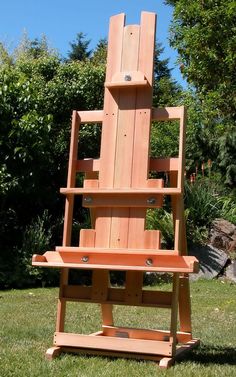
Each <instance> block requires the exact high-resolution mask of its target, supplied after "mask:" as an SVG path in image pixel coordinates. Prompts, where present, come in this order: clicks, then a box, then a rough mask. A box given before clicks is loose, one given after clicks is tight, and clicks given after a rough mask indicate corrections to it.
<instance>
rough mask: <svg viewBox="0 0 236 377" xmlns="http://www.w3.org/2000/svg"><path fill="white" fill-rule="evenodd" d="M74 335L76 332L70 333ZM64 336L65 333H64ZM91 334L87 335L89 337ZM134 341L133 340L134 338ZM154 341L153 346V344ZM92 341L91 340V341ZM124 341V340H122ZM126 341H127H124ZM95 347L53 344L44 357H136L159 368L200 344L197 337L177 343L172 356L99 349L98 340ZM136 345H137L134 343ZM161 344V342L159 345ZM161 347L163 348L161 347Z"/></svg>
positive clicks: (178, 358)
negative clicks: (156, 364) (68, 354)
mask: <svg viewBox="0 0 236 377" xmlns="http://www.w3.org/2000/svg"><path fill="white" fill-rule="evenodd" d="M72 335H76V336H77V334H72ZM64 336H65V337H66V335H65V334H64ZM91 336H93V335H88V337H91ZM99 336H100V337H102V339H103V338H105V339H103V340H104V341H105V342H103V343H106V341H107V339H106V336H104V335H103V333H102V332H101V333H100V334H99ZM134 341H135V340H134ZM122 342H124V341H123V340H122V339H119V343H120V344H121V346H122ZM155 342H156V341H154V344H153V345H154V346H155ZM91 343H93V342H91ZM124 343H125V342H124ZM126 343H127V342H126ZM94 345H95V347H94V348H92V347H90V348H87V347H86V346H84V345H81V346H80V347H79V346H73V347H72V346H63V345H61V346H53V347H51V348H49V349H48V350H47V352H46V355H45V356H46V358H47V359H48V360H53V359H55V358H56V357H58V356H60V355H61V354H62V353H74V354H80V355H92V356H97V355H98V356H107V357H120V358H126V359H137V360H150V361H154V362H157V363H158V365H159V367H160V368H163V369H167V368H170V367H171V366H172V365H174V364H175V361H177V360H180V359H181V358H183V357H184V356H186V354H187V353H189V352H191V351H192V350H193V349H194V348H196V347H198V346H199V345H200V340H199V339H191V340H189V341H187V342H185V343H182V344H181V345H177V347H176V352H175V355H174V356H163V355H161V352H160V351H159V352H158V353H157V354H153V353H151V352H150V353H148V352H145V353H144V352H139V351H138V349H137V350H136V351H134V350H132V351H130V350H129V351H128V352H127V351H118V350H115V351H114V350H110V349H100V348H99V346H101V344H100V342H99V341H98V342H97V345H96V342H94ZM136 346H137V345H136ZM161 346H163V344H162V345H161ZM161 349H163V348H161Z"/></svg>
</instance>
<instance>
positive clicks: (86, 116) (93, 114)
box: [77, 110, 103, 124]
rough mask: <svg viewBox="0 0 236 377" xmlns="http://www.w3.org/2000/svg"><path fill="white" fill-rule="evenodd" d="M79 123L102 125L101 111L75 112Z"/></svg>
mask: <svg viewBox="0 0 236 377" xmlns="http://www.w3.org/2000/svg"><path fill="white" fill-rule="evenodd" d="M77 114H78V117H79V119H80V123H81V124H83V123H102V121H103V110H89V111H77Z"/></svg>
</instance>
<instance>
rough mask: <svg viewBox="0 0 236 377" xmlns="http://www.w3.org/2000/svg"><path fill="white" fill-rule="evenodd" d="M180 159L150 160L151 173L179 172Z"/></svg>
mask: <svg viewBox="0 0 236 377" xmlns="http://www.w3.org/2000/svg"><path fill="white" fill-rule="evenodd" d="M178 168H179V159H178V158H173V157H171V158H150V167H149V169H150V171H158V172H168V171H178Z"/></svg>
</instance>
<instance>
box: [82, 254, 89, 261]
mask: <svg viewBox="0 0 236 377" xmlns="http://www.w3.org/2000/svg"><path fill="white" fill-rule="evenodd" d="M81 261H82V262H84V263H87V262H88V261H89V257H88V256H87V255H84V256H83V257H82V258H81Z"/></svg>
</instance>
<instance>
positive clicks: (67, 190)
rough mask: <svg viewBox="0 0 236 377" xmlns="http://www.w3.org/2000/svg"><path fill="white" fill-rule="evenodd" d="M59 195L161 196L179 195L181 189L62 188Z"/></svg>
mask: <svg viewBox="0 0 236 377" xmlns="http://www.w3.org/2000/svg"><path fill="white" fill-rule="evenodd" d="M60 193H61V194H65V195H83V194H108V195H109V194H111V195H113V194H119V195H125V194H127V195H128V194H132V195H133V194H137V195H139V194H153V195H155V194H163V195H179V194H181V193H182V191H181V189H179V188H172V187H171V188H169V187H163V188H155V187H150V188H130V189H129V188H127V189H126V188H124V189H122V188H119V189H111V188H100V187H99V188H90V187H83V188H80V187H73V188H66V187H63V188H61V189H60Z"/></svg>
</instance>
